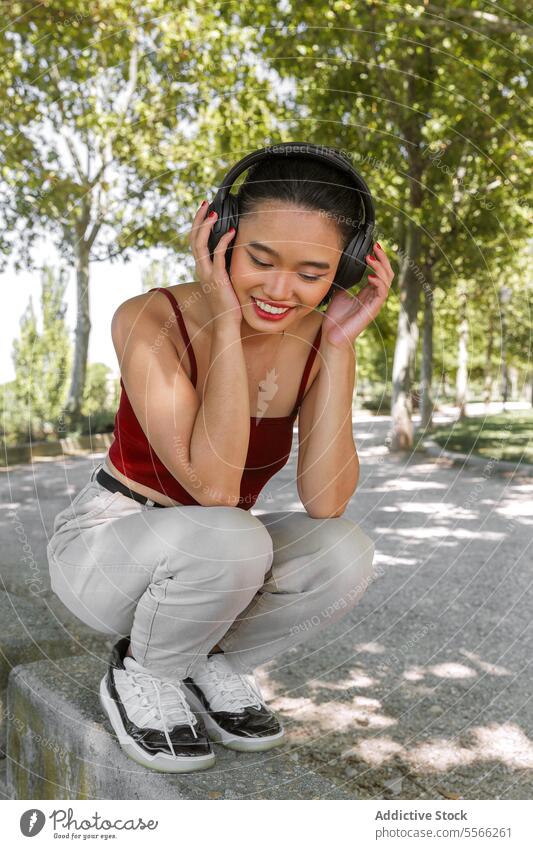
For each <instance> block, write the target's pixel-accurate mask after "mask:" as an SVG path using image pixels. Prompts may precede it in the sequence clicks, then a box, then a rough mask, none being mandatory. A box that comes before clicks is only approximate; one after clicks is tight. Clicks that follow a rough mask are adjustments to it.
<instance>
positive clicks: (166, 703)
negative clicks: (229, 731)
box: [122, 669, 198, 757]
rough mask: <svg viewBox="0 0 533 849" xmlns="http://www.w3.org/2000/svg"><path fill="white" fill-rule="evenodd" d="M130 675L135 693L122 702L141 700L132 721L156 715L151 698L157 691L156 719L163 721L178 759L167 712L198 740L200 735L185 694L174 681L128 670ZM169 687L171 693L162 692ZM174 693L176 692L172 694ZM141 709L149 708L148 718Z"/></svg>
mask: <svg viewBox="0 0 533 849" xmlns="http://www.w3.org/2000/svg"><path fill="white" fill-rule="evenodd" d="M127 673H128V679H127V680H128V683H131V685H132V687H133V693H130V695H129V696H126V698H123V699H122V701H123V702H124V703H126V702H127V701H129V700H130V699H133V698H135V699H139V695H140V696H141V699H140V701H139V704H138V705H137V710H136V711H135V712H134V713H133V715H132V717H131V719H132V720H133V721H134V722H136V718H137V717H139V719H140V720H146V719H147V718H148V716H149V715H150V713H154V712H155V711H154V706H153V704H150V698H151V697H152V698H153V691H154V690H155V692H156V696H157V707H158V713H156V718H157V719H158V720H160V721H161V724H162V725H163V732H164V734H165V738H166V741H167V743H168V745H169V747H170V749H171V751H172V754H173V755H174V757H176V752H175V749H174V746H173V745H172V741H171V739H170V736H169V733H168V728H167V725H166V722H165V710H167V712H168V716H167V718H168V719H169V721H170V722H174V724H177V723H183V722H184V721H185V724H187V725H189V727H190V728H191V730H192V733H193V734H194V736H195V737H196V738H197V739H198V734H197V733H196V729H195V727H194V726H195V725H196V722H197V720H196V717H195V715H194V714H193V712H192V711H191V709H190V707H189V703H188V702H187V699H186V697H185V694H184V693H183V692H182V690H181V686H180V684H173V683H172V681H162V680H161V679H160V678H156V677H155V676H153V675H149V674H148V673H146V672H133V671H132V670H129V669H128V670H127ZM165 687H167V688H170V691H168V690H167V691H166V692H162V690H163V689H164V688H165ZM172 691H174V692H172ZM176 696H177V700H178V704H176ZM141 708H149V710H148V716H147V713H146V712H143V711H142V710H141Z"/></svg>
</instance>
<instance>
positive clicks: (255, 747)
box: [183, 684, 285, 752]
mask: <svg viewBox="0 0 533 849" xmlns="http://www.w3.org/2000/svg"><path fill="white" fill-rule="evenodd" d="M183 689H184V690H185V692H186V694H187V701H188V702H189V704H190V706H191V707H192V709H193V710H194V711H195V713H197V714H199V715H200V717H201V719H202V721H203V723H204V725H205V728H206V731H207V733H208V735H209V737H210V739H211V740H213V742H215V743H220V744H221V745H222V746H225V747H226V748H227V749H234V750H235V751H237V752H264V751H266V750H267V749H273V748H274V747H275V746H280V745H281V744H282V743H284V742H285V740H284V737H285V731H284V730H283V728H282V729H281V731H280V732H278V734H271V736H270V737H239V736H237V735H236V734H231V733H230V732H229V731H226V730H225V729H224V728H222V727H221V726H220V725H218V723H217V722H216V721H215V720H214V719H213V717H212V716H211V714H209V713H206V710H205V707H204V706H203V704H202V703H201V701H200V700H199V699H198V697H197V696H196V694H195V693H193V692H192V690H190V689H189V687H188V686H187V685H186V684H184V685H183Z"/></svg>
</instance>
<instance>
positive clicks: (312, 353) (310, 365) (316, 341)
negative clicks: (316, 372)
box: [293, 324, 322, 415]
mask: <svg viewBox="0 0 533 849" xmlns="http://www.w3.org/2000/svg"><path fill="white" fill-rule="evenodd" d="M321 336H322V324H321V325H320V327H319V328H318V331H317V333H316V336H315V338H314V341H313V347H312V348H311V350H310V351H309V356H308V357H307V362H306V364H305V368H304V373H303V375H302V379H301V381H300V388H299V390H298V397H297V399H296V404H295V406H294V410H293V415H295V414H296V412H297V411H298V407H299V406H300V404H301V403H302V401H303V397H304V395H305V387H306V385H307V379H308V377H309V374H310V372H311V369H312V368H313V363H314V361H315V357H316V355H317V351H318V348H319V345H320V339H321Z"/></svg>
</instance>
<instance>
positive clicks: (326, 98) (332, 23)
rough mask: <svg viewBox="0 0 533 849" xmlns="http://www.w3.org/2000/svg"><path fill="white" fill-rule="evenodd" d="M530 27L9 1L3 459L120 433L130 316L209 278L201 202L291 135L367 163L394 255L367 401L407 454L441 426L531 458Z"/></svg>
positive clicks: (280, 10) (494, 21) (475, 443)
mask: <svg viewBox="0 0 533 849" xmlns="http://www.w3.org/2000/svg"><path fill="white" fill-rule="evenodd" d="M465 6H466V8H464V7H465ZM529 33H530V26H529V25H528V22H527V5H526V4H525V3H522V2H514V3H507V4H506V6H505V7H502V6H498V7H496V6H494V7H493V6H488V5H487V4H486V3H477V2H473V3H469V4H464V3H455V2H451V3H447V4H446V10H445V13H444V12H443V10H442V9H441V8H440V7H439V6H438V5H434V4H433V3H430V2H423V3H417V4H414V5H405V4H404V5H399V4H395V3H387V2H361V3H357V4H352V3H349V2H345V1H344V0H335V2H331V0H328V2H320V0H309V2H308V3H306V4H305V5H304V6H302V5H301V4H300V5H299V6H298V7H295V6H294V5H293V4H292V3H291V2H290V0H280V2H274V3H272V2H266V3H263V2H258V0H254V2H253V3H248V2H246V0H241V2H239V3H238V4H237V3H232V2H229V3H228V2H223V3H219V2H211V3H209V4H198V3H195V2H180V3H176V2H169V0H148V2H136V0H134V2H131V0H128V2H126V0H100V2H94V3H89V4H87V3H83V4H82V3H80V2H74V0H66V2H65V0H61V2H59V0H46V2H42V3H40V4H39V5H37V6H36V5H34V4H33V3H29V2H15V3H12V4H10V20H9V22H7V23H6V24H5V27H4V29H3V31H2V34H1V36H0V51H1V56H0V77H1V85H0V99H1V108H0V139H1V144H0V162H1V168H0V211H1V215H2V227H1V231H0V249H1V282H2V292H3V303H2V310H1V311H0V330H1V333H0V339H1V341H0V344H1V346H2V348H1V365H0V384H1V385H0V390H1V393H2V423H1V428H2V438H3V443H4V453H5V460H6V463H7V464H8V463H9V462H10V461H11V460H13V461H16V460H17V459H23V458H24V457H26V459H29V455H28V453H27V452H28V446H29V444H31V445H32V452H33V454H34V455H36V454H38V453H39V452H42V453H47V451H50V453H60V449H63V448H65V446H66V445H67V444H68V440H73V439H74V440H75V439H78V440H79V439H82V438H83V437H87V436H89V435H92V436H94V435H97V434H111V433H112V430H113V423H114V416H115V412H116V409H117V405H118V399H119V369H118V363H117V360H116V356H115V352H114V349H113V345H112V342H111V330H110V325H111V318H112V316H113V313H114V311H115V310H116V308H117V307H118V306H119V304H120V303H122V302H123V301H124V300H126V299H127V298H129V297H132V296H134V295H137V294H139V293H141V292H143V291H146V290H147V289H149V288H152V287H153V286H167V285H175V284H177V283H180V282H187V281H191V280H193V279H194V261H193V257H192V254H191V253H190V251H189V247H188V231H189V229H190V226H191V222H192V218H193V216H194V214H195V212H196V210H197V208H198V206H199V204H200V203H201V201H202V200H203V199H204V198H207V199H209V200H211V199H212V198H213V197H214V194H215V192H216V189H217V186H218V184H219V183H220V182H221V180H222V178H223V176H224V174H225V173H226V172H227V170H228V169H229V168H230V167H231V166H232V165H233V164H234V163H235V162H236V161H238V160H239V159H241V158H242V157H243V156H245V155H246V154H247V153H249V152H251V151H252V150H254V149H257V148H260V147H264V146H266V145H267V144H272V143H276V142H279V141H291V140H299V141H301V140H305V141H310V142H314V143H317V144H324V145H331V146H334V147H337V148H339V149H342V150H344V151H346V152H347V153H348V154H349V155H350V156H351V157H352V161H353V164H354V166H355V167H356V168H357V169H358V170H359V171H360V172H361V173H362V175H363V176H364V178H365V179H366V181H367V182H368V184H369V186H370V188H371V191H372V193H373V197H374V201H375V206H376V221H377V226H376V233H375V240H378V241H380V243H381V244H382V246H383V247H384V249H385V251H386V252H387V254H388V256H389V258H390V260H391V263H392V265H393V268H394V270H395V279H394V282H393V284H392V289H391V293H390V295H389V298H388V300H387V302H386V304H385V306H384V308H383V309H382V310H381V312H380V314H379V315H378V317H377V319H376V321H375V322H374V323H373V324H372V325H371V326H369V327H368V328H367V329H366V330H365V332H364V334H363V335H362V336H361V337H359V339H358V340H357V344H356V352H357V382H356V397H355V398H354V410H366V411H368V412H373V413H376V414H379V415H385V416H390V427H389V432H388V434H387V437H386V440H385V442H386V445H387V448H388V450H389V451H390V452H399V451H412V450H414V449H416V447H417V445H418V442H419V441H420V439H421V438H422V437H426V436H432V437H433V438H434V439H436V440H437V441H438V442H440V444H441V445H443V446H446V447H448V448H452V449H455V450H458V451H465V452H467V453H468V452H470V451H474V452H475V453H479V454H481V455H483V454H485V455H486V456H491V457H493V456H497V458H498V459H503V460H506V459H507V460H512V461H513V462H516V463H526V462H530V463H531V462H533V449H532V447H531V442H530V436H531V431H532V428H533V413H532V403H533V365H532V361H531V326H532V323H531V305H532V293H533V286H532V273H531V254H532V239H531V233H530V230H529V223H530V218H531V214H530V210H531V167H530V166H531V154H532V149H533V145H532V141H531V136H530V128H531V122H530V115H531V111H530V106H531V102H530V98H529V86H530V81H531V61H532V56H531V40H530V37H529ZM363 282H364V281H363ZM359 285H362V284H359ZM359 285H358V286H357V288H359ZM441 410H446V411H448V414H449V415H448V421H446V422H444V423H443V422H442V421H440V423H439V424H437V423H436V422H435V413H436V412H437V411H441Z"/></svg>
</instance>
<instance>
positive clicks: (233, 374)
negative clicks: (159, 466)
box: [111, 294, 250, 506]
mask: <svg viewBox="0 0 533 849" xmlns="http://www.w3.org/2000/svg"><path fill="white" fill-rule="evenodd" d="M150 298H151V299H152V298H154V299H155V300H154V301H153V302H151V303H150V307H149V308H148V307H147V299H146V296H145V295H141V296H137V297H134V298H130V299H129V300H127V301H125V302H124V303H123V304H121V305H120V306H119V308H118V309H117V311H116V312H115V314H114V316H113V321H112V326H111V332H112V337H113V343H114V346H115V350H116V353H117V358H118V362H119V366H120V371H121V375H122V381H123V383H124V386H125V389H126V392H127V395H128V399H129V401H130V404H131V406H132V408H133V411H134V413H135V415H136V418H137V420H138V422H139V424H140V426H141V428H142V430H143V431H144V433H145V435H146V438H147V439H148V441H149V443H150V445H151V446H152V449H153V450H154V451H155V453H156V454H157V456H158V457H159V459H160V460H161V462H162V463H163V464H164V465H165V466H166V468H167V469H168V470H169V472H170V473H171V474H172V475H173V477H174V478H175V479H176V480H177V481H178V483H180V484H181V486H183V487H184V489H186V490H187V492H189V493H190V494H191V495H192V496H193V498H194V499H195V500H196V501H198V502H199V503H200V504H202V505H204V506H214V505H227V506H234V505H235V504H237V503H238V499H239V494H240V481H241V477H242V471H243V467H244V463H245V460H246V454H247V447H248V438H249V429H250V418H249V398H248V381H247V376H246V366H245V362H244V356H243V351H242V343H241V337H240V331H239V330H238V329H236V328H234V327H228V326H227V325H224V326H218V325H217V326H216V327H214V328H213V341H212V346H211V357H210V368H209V376H208V378H207V380H206V385H205V391H204V396H203V398H202V399H200V398H199V397H198V394H197V392H196V390H195V388H194V387H193V385H192V383H191V381H190V380H189V378H188V376H187V374H186V373H185V371H184V369H183V367H182V364H181V362H180V358H179V355H178V352H177V351H176V348H175V347H174V344H173V342H172V341H171V340H170V339H169V337H168V334H165V333H162V332H161V329H162V328H163V327H165V322H166V321H167V310H168V306H167V305H168V301H167V300H166V299H165V298H163V297H162V296H161V295H159V294H154V295H151V296H150ZM157 299H160V301H159V303H157ZM141 312H142V313H143V315H142V320H141Z"/></svg>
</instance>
